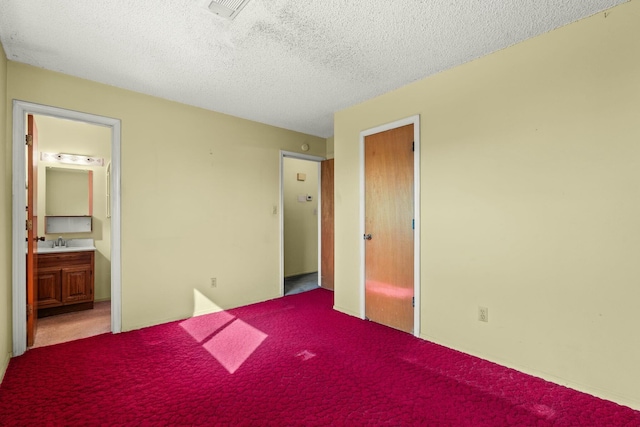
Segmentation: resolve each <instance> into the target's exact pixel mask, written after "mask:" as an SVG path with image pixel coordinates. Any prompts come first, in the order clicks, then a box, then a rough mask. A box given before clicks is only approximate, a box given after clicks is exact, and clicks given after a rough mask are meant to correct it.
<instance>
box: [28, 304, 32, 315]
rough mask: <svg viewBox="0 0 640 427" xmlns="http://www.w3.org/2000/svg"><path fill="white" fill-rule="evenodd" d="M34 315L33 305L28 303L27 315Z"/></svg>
mask: <svg viewBox="0 0 640 427" xmlns="http://www.w3.org/2000/svg"><path fill="white" fill-rule="evenodd" d="M29 316H33V305H31V304H27V317H29Z"/></svg>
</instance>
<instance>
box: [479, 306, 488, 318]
mask: <svg viewBox="0 0 640 427" xmlns="http://www.w3.org/2000/svg"><path fill="white" fill-rule="evenodd" d="M478 320H479V321H481V322H488V321H489V309H488V308H487V307H478Z"/></svg>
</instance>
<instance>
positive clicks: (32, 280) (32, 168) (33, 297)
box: [26, 115, 44, 347]
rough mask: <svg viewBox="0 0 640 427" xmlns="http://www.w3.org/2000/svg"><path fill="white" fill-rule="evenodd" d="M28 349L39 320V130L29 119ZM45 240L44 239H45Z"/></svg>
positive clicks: (31, 118) (27, 138)
mask: <svg viewBox="0 0 640 427" xmlns="http://www.w3.org/2000/svg"><path fill="white" fill-rule="evenodd" d="M26 141H27V224H26V228H27V242H28V243H27V347H32V346H33V342H34V340H35V337H36V328H37V320H38V283H37V277H38V273H37V269H38V254H37V252H36V247H37V241H38V239H39V238H38V128H37V127H36V122H35V120H34V118H33V116H32V115H29V116H28V117H27V137H26ZM43 240H44V239H43Z"/></svg>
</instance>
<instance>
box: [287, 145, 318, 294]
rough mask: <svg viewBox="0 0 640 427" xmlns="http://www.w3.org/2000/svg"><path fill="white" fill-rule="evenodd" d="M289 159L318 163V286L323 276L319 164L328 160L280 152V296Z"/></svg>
mask: <svg viewBox="0 0 640 427" xmlns="http://www.w3.org/2000/svg"><path fill="white" fill-rule="evenodd" d="M285 157H289V158H292V159H298V160H309V161H311V162H317V163H318V284H320V277H322V276H321V274H322V270H321V269H322V263H321V260H322V221H321V219H322V215H321V212H322V197H321V191H320V189H321V185H322V183H321V179H320V178H321V176H320V175H321V173H320V171H321V168H320V165H319V163H320V162H322V161H324V160H327V159H326V157H320V156H312V155H310V154H302V153H296V152H294V151H285V150H280V206H279V207H278V210H279V213H280V296H283V295H284V158H285Z"/></svg>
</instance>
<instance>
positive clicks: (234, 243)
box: [0, 62, 326, 334]
mask: <svg viewBox="0 0 640 427" xmlns="http://www.w3.org/2000/svg"><path fill="white" fill-rule="evenodd" d="M8 96H9V98H10V99H11V98H16V99H21V100H25V101H29V102H35V103H40V104H45V105H52V106H56V107H61V108H68V109H71V110H77V111H83V112H88V113H92V114H98V115H103V116H108V117H114V118H118V119H120V120H122V159H121V164H122V236H121V238H122V313H123V314H122V324H123V329H124V330H130V329H135V328H139V327H143V326H147V325H153V324H158V323H162V322H166V321H169V320H174V319H181V318H186V317H189V316H191V315H192V314H194V313H196V312H197V313H204V312H207V311H212V310H216V309H218V307H220V308H228V307H233V306H239V305H243V304H248V303H252V302H256V301H261V300H266V299H269V298H274V297H277V296H278V295H279V292H280V284H279V277H278V274H279V262H280V261H279V253H280V252H279V221H278V215H274V214H273V213H272V209H273V206H274V205H277V204H278V199H279V188H280V186H279V172H278V171H279V158H280V156H279V150H280V149H284V150H288V151H299V147H301V146H302V145H303V144H305V143H306V144H309V145H310V150H309V152H308V153H309V154H313V155H320V156H323V155H324V153H325V144H326V141H325V139H322V138H317V137H313V136H309V135H305V134H301V133H297V132H292V131H287V130H284V129H280V128H275V127H272V126H266V125H263V124H260V123H256V122H251V121H248V120H243V119H239V118H235V117H231V116H227V115H224V114H219V113H215V112H211V111H206V110H203V109H199V108H194V107H189V106H186V105H183V104H179V103H175V102H170V101H166V100H162V99H158V98H154V97H150V96H146V95H141V94H138V93H134V92H130V91H126V90H121V89H117V88H114V87H110V86H106V85H102V84H98V83H94V82H90V81H87V80H82V79H78V78H75V77H71V76H67V75H63V74H58V73H54V72H50V71H46V70H42V69H38V68H35V67H30V66H26V65H23V64H19V63H15V62H9V64H8ZM6 145H7V147H9V146H10V141H9V140H7V141H6ZM7 151H8V152H10V149H9V148H7ZM3 190H4V194H3V197H2V200H3V203H5V204H6V203H10V199H11V196H10V194H11V191H10V187H9V184H7V185H5V186H4V188H3ZM8 209H9V208H7V209H6V210H7V212H9V210H8ZM3 217H4V216H3ZM8 217H10V216H9V215H8V216H7V218H8ZM5 228H6V225H5ZM9 240H10V239H9ZM5 255H6V256H5V257H3V259H2V262H3V263H6V262H9V260H10V255H9V254H8V253H7V254H5ZM211 277H216V278H217V287H216V288H212V287H211V286H210V278H211ZM5 305H6V307H7V308H8V309H10V303H9V302H8V301H7V302H6V304H5ZM8 311H10V310H8ZM9 329H10V326H9V325H8V324H7V323H6V322H4V321H3V323H2V327H0V330H2V333H3V334H6V333H8V332H7V331H8V330H9Z"/></svg>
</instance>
